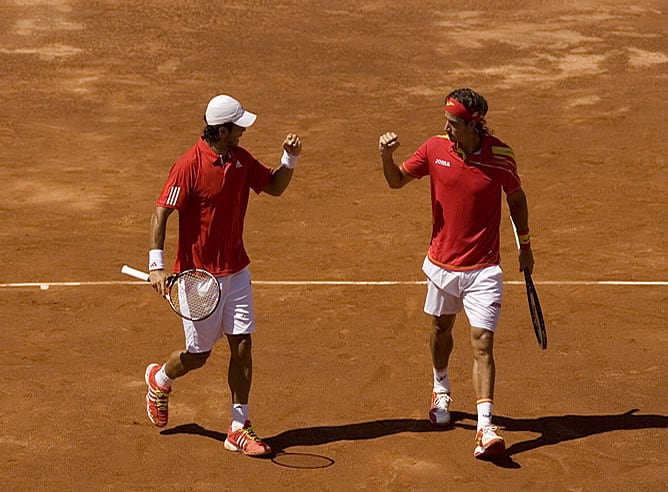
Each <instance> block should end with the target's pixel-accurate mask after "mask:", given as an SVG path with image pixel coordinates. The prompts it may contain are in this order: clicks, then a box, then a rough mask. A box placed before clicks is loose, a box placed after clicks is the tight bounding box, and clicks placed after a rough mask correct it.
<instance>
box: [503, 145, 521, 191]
mask: <svg viewBox="0 0 668 492" xmlns="http://www.w3.org/2000/svg"><path fill="white" fill-rule="evenodd" d="M508 151H509V155H504V160H505V162H506V166H505V167H506V168H507V169H508V172H507V173H505V176H506V180H505V181H504V183H503V190H504V191H505V193H506V195H512V194H513V193H515V192H516V191H519V190H520V189H522V180H521V179H520V175H519V174H518V173H517V163H516V162H515V155H514V154H513V152H512V149H511V148H510V147H508Z"/></svg>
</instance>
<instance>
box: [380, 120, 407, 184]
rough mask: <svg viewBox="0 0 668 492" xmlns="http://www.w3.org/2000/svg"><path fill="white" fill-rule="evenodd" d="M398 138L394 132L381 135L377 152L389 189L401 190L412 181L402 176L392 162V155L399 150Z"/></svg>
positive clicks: (398, 168)
mask: <svg viewBox="0 0 668 492" xmlns="http://www.w3.org/2000/svg"><path fill="white" fill-rule="evenodd" d="M399 145H400V144H399V137H398V136H397V134H396V133H394V132H387V133H383V134H382V135H381V136H380V138H379V139H378V152H379V154H380V159H381V161H382V162H383V174H384V176H385V180H386V181H387V184H388V185H390V188H401V187H403V186H404V185H405V184H406V183H408V182H409V181H411V180H412V179H413V177H412V176H410V175H408V174H404V173H403V171H402V170H401V168H400V167H399V166H397V164H396V163H395V162H394V157H393V155H392V154H393V153H394V151H395V150H397V149H398V148H399Z"/></svg>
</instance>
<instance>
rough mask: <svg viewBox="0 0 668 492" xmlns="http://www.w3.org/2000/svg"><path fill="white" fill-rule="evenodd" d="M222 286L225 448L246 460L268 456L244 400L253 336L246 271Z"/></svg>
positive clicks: (250, 376)
mask: <svg viewBox="0 0 668 492" xmlns="http://www.w3.org/2000/svg"><path fill="white" fill-rule="evenodd" d="M226 282H227V284H226V285H225V289H224V290H225V291H227V293H228V294H227V303H226V307H225V311H224V313H223V326H224V330H225V334H226V335H227V341H228V345H229V347H230V362H229V367H228V384H229V387H230V392H231V395H232V423H231V424H230V428H229V430H228V432H227V438H226V439H225V448H226V449H229V450H230V451H240V452H242V453H244V454H246V455H249V456H263V455H268V454H271V448H270V447H269V446H268V445H267V444H265V443H263V442H262V441H261V440H260V438H259V437H257V435H256V434H255V432H254V431H253V427H252V426H251V422H250V418H249V408H248V400H249V395H250V389H251V383H252V380H253V356H252V340H251V334H252V333H254V332H255V308H254V304H253V291H252V288H251V281H250V272H249V270H248V268H245V269H243V270H241V271H240V272H238V273H235V274H234V275H230V277H229V279H227V281H226Z"/></svg>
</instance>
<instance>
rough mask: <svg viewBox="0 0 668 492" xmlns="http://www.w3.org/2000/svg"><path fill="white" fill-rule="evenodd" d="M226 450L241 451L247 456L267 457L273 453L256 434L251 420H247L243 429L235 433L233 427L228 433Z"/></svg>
mask: <svg viewBox="0 0 668 492" xmlns="http://www.w3.org/2000/svg"><path fill="white" fill-rule="evenodd" d="M224 445H225V449H227V450H229V451H239V452H241V453H243V454H245V455H246V456H267V455H270V454H271V453H272V451H271V448H270V447H269V445H268V444H265V443H263V442H262V441H261V440H260V438H259V437H257V435H255V432H253V426H252V425H251V423H250V420H247V421H246V423H245V424H244V426H243V428H241V429H239V430H237V431H233V430H232V427H230V429H229V430H228V431H227V439H225V443H224Z"/></svg>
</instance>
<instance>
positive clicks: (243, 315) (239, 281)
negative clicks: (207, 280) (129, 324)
mask: <svg viewBox="0 0 668 492" xmlns="http://www.w3.org/2000/svg"><path fill="white" fill-rule="evenodd" d="M218 283H219V284H220V289H221V294H220V303H219V304H218V307H217V308H216V310H215V311H214V312H213V314H212V315H211V316H209V317H208V318H206V319H204V320H202V321H189V320H187V319H184V320H183V331H184V333H185V336H186V350H187V351H188V352H193V353H200V352H208V351H210V350H211V349H212V348H213V346H214V345H215V344H216V342H217V341H218V340H220V339H221V338H222V337H223V336H224V335H225V334H227V335H246V334H250V333H254V332H255V308H254V305H253V289H252V287H251V275H250V270H249V268H248V267H246V268H244V269H243V270H240V271H238V272H237V273H233V274H232V275H226V276H225V277H218Z"/></svg>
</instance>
